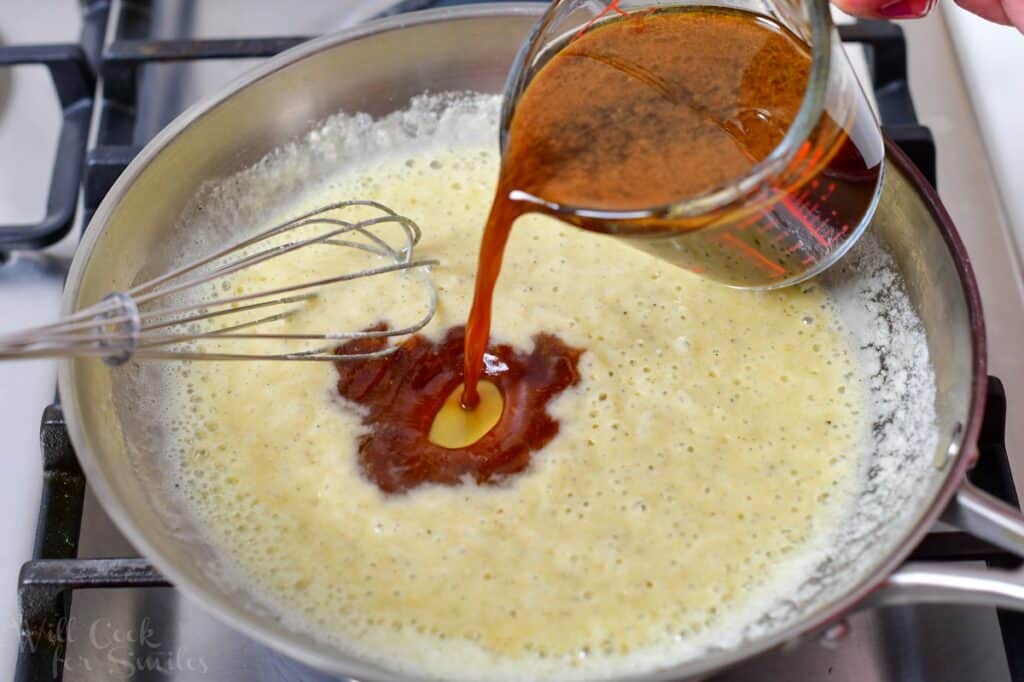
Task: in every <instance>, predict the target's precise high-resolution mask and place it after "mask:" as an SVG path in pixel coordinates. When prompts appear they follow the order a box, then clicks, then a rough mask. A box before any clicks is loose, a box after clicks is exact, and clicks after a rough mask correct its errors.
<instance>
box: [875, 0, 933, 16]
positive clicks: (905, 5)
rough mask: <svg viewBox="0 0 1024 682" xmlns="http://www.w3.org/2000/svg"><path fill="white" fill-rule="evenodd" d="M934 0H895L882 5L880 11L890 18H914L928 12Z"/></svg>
mask: <svg viewBox="0 0 1024 682" xmlns="http://www.w3.org/2000/svg"><path fill="white" fill-rule="evenodd" d="M932 4H933V2H932V0H925V1H924V2H921V0H895V2H890V3H889V4H887V5H882V6H881V7H880V8H879V9H878V13H879V14H881V15H882V16H883V17H887V18H889V19H914V18H916V17H923V16H924V15H926V14H928V10H930V9H931V8H932Z"/></svg>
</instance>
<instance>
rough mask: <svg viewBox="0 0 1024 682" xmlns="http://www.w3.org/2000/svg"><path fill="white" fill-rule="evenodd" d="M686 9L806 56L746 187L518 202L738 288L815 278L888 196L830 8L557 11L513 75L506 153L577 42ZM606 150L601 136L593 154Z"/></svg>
mask: <svg viewBox="0 0 1024 682" xmlns="http://www.w3.org/2000/svg"><path fill="white" fill-rule="evenodd" d="M686 6H692V7H701V8H703V7H709V8H714V7H721V8H728V9H733V10H743V11H747V12H751V13H753V14H758V15H762V16H766V17H769V18H770V19H773V20H774V21H775V22H777V23H778V24H781V25H782V26H783V27H784V28H786V29H788V30H789V31H790V32H791V33H792V34H793V35H794V36H795V37H796V38H798V39H799V40H800V41H802V42H803V43H805V44H806V46H807V48H808V51H809V53H810V57H811V61H810V72H809V77H808V82H807V86H806V90H805V92H804V95H803V100H802V102H801V104H800V107H799V109H798V111H797V113H796V116H795V118H794V119H793V121H792V123H791V124H790V125H789V127H788V130H786V132H785V135H784V136H783V137H782V140H781V142H779V143H778V145H777V146H776V147H775V148H774V149H773V150H772V151H771V152H770V153H769V154H768V155H767V156H766V157H764V158H763V159H761V160H760V161H758V162H756V163H754V164H753V165H752V167H751V168H750V169H749V170H748V171H747V172H746V173H745V174H743V175H742V176H739V177H736V178H733V179H731V180H730V181H728V182H725V183H723V184H721V185H719V186H717V187H715V188H713V189H711V190H709V191H706V192H704V193H702V194H699V195H697V196H687V197H679V200H678V201H674V202H673V203H670V204H666V205H660V206H652V207H649V208H644V209H640V210H628V211H617V210H609V209H607V208H594V207H587V206H570V205H565V204H559V203H557V202H554V201H551V200H550V199H549V198H546V197H543V196H531V195H529V194H527V193H524V192H521V191H517V192H513V194H512V195H511V196H512V198H513V199H514V200H516V201H521V202H524V203H527V204H532V205H533V206H534V208H535V210H539V211H542V212H545V213H548V214H551V215H554V216H556V217H558V218H560V219H562V220H565V221H567V222H570V223H572V224H575V225H577V226H579V227H583V228H585V229H589V230H592V231H596V232H602V233H606V234H610V235H613V236H616V237H618V238H622V239H625V240H626V241H627V242H628V243H629V244H631V245H632V246H634V247H637V248H639V249H642V250H644V251H647V252H649V253H651V254H653V255H655V256H657V257H659V258H661V259H664V260H667V261H669V262H672V263H675V264H677V265H680V266H682V267H684V268H687V269H689V270H692V271H694V272H698V273H701V274H702V275H704V276H707V277H709V278H712V279H715V280H718V281H720V282H722V283H725V284H728V285H731V286H736V287H744V288H777V287H782V286H787V285H790V284H794V283H797V282H800V281H802V280H804V279H807V278H809V277H812V276H814V275H816V274H818V273H819V272H821V271H823V270H824V269H826V268H827V267H829V266H830V265H832V264H833V263H834V262H835V261H836V260H838V259H839V258H840V257H841V256H842V255H843V254H844V253H845V252H846V251H847V250H848V249H849V248H850V247H851V246H852V245H853V244H854V243H855V242H856V240H857V238H858V237H859V236H860V235H861V234H862V233H863V231H864V230H865V229H866V227H867V225H868V223H869V222H870V220H871V216H872V215H873V213H874V210H875V207H876V206H877V203H878V200H879V196H880V193H881V186H882V172H883V157H884V144H883V140H882V135H881V131H880V129H879V126H878V122H877V120H876V119H875V117H874V114H873V112H872V111H871V108H870V106H869V104H868V101H867V98H866V96H865V94H864V92H863V90H861V87H860V84H859V83H858V81H857V79H856V76H855V75H854V72H853V68H852V66H851V65H850V63H849V61H848V60H847V57H846V54H845V52H844V51H843V49H842V46H841V43H840V41H839V38H838V34H837V33H836V30H835V27H834V25H833V24H832V20H831V15H830V13H829V6H828V3H827V0H736V1H732V0H701V1H700V2H694V3H680V2H678V0H673V1H670V2H654V3H652V2H643V3H641V2H631V1H630V0H614V1H613V2H607V1H606V0H555V2H553V3H552V5H551V6H550V7H549V8H548V10H547V12H546V13H545V14H544V16H543V17H542V19H541V20H540V22H538V24H537V26H536V27H535V28H534V30H533V32H532V33H531V35H530V37H529V38H528V40H527V42H526V43H525V44H524V46H523V48H522V49H521V50H520V53H519V54H518V56H517V58H516V61H515V63H514V64H513V68H512V72H511V74H510V76H509V80H508V83H507V85H506V92H505V100H504V106H503V111H502V119H501V148H502V152H503V153H505V152H506V150H507V147H508V139H509V133H510V129H511V124H512V120H513V117H514V116H515V111H516V105H517V103H518V102H519V100H520V97H521V96H522V94H523V93H524V91H525V90H526V89H527V87H528V86H529V84H530V81H531V79H532V78H533V76H534V75H536V74H537V72H538V71H539V70H540V68H541V67H543V66H544V64H546V63H547V61H548V60H549V59H550V58H551V57H553V56H554V55H555V54H556V53H557V52H558V51H559V50H561V49H562V48H563V47H565V46H566V45H567V44H568V43H570V42H571V41H572V40H573V38H574V37H576V36H578V35H580V34H582V33H583V32H585V31H587V30H590V29H591V28H592V27H593V26H594V25H596V24H598V23H599V22H602V21H607V20H614V19H615V18H616V15H617V14H624V13H632V12H637V11H641V10H644V11H646V10H650V9H670V8H678V7H686ZM638 39H642V38H638ZM600 143H601V140H600V137H599V136H598V137H596V138H595V140H594V144H600Z"/></svg>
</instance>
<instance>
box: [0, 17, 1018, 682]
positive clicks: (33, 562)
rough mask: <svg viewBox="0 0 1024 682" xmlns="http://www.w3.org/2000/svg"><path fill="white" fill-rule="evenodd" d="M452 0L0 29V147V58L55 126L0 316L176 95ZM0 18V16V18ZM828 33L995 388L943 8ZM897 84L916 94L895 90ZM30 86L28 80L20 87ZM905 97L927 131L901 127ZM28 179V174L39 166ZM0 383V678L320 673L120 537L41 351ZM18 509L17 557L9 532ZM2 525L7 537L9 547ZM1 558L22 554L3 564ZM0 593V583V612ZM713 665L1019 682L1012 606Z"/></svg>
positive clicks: (987, 268)
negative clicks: (936, 242) (95, 490)
mask: <svg viewBox="0 0 1024 682" xmlns="http://www.w3.org/2000/svg"><path fill="white" fill-rule="evenodd" d="M454 4H465V3H464V2H459V1H458V0H401V1H396V0H372V1H365V2H360V3H337V2H327V1H317V2H304V3H301V4H295V3H290V4H289V5H288V8H287V10H285V9H284V5H283V3H278V2H252V1H251V0H250V1H248V2H243V1H240V0H239V1H222V2H217V3H191V2H159V1H157V0H154V1H152V2H144V1H141V0H135V1H131V2H129V1H128V0H123V1H121V2H116V1H115V2H110V1H109V0H92V1H89V2H85V1H83V2H82V3H80V9H79V10H78V11H80V16H79V18H78V23H80V26H81V30H80V34H79V36H78V39H77V40H75V41H72V42H66V43H47V44H17V45H11V41H10V40H8V41H7V42H6V43H0V144H7V143H8V142H10V141H11V140H16V138H17V137H18V136H19V129H18V128H17V127H15V126H16V125H22V126H25V128H24V130H25V134H27V135H31V134H32V133H31V131H33V130H35V126H36V125H38V124H39V121H38V120H35V119H34V117H33V119H32V120H28V119H13V120H8V121H6V122H5V121H4V119H3V113H4V96H5V92H7V91H5V89H4V84H5V83H7V82H8V81H7V80H5V79H4V78H3V76H2V74H4V72H5V71H6V70H7V67H10V66H14V65H36V67H37V68H36V71H37V72H41V71H42V70H43V69H40V68H38V67H45V70H46V71H48V72H49V79H50V81H51V86H50V87H51V88H52V90H53V93H54V94H55V97H56V101H57V102H58V106H57V111H56V112H55V115H54V116H53V117H52V121H50V123H52V127H53V128H54V130H52V131H49V132H48V133H47V135H49V136H50V137H51V138H52V140H53V141H54V145H55V148H56V152H55V161H54V164H53V168H52V174H51V177H50V178H49V182H48V194H47V193H46V192H45V191H44V192H43V194H45V195H46V196H47V200H46V210H45V217H44V218H43V219H42V220H40V221H37V222H35V223H32V224H17V225H14V224H11V225H5V224H3V223H5V222H10V221H8V220H6V215H4V214H2V213H0V216H2V217H0V320H2V325H3V326H2V328H3V329H5V330H6V329H8V328H9V329H16V328H19V327H23V326H28V325H29V324H31V323H33V322H37V321H38V320H36V316H37V315H42V316H44V319H45V317H47V316H49V317H52V316H54V315H56V311H57V302H56V301H57V295H58V293H59V289H60V283H61V281H62V279H63V275H64V273H65V269H66V267H67V264H68V261H69V256H70V255H71V254H73V252H74V247H75V244H76V243H77V240H78V236H79V235H80V233H81V230H82V229H84V226H85V225H87V224H88V220H89V218H90V217H91V215H92V212H93V211H94V210H95V209H96V207H97V206H98V205H99V203H100V201H102V199H103V197H104V195H105V194H106V192H107V191H108V190H109V189H110V187H111V185H112V184H113V182H114V181H115V180H116V179H117V177H118V175H119V174H120V173H121V171H123V170H124V168H125V166H126V165H127V164H128V163H129V162H130V161H131V160H132V158H133V157H134V156H135V154H136V153H137V152H138V151H139V149H141V147H142V146H143V145H144V144H145V143H146V142H147V141H148V140H149V139H150V138H151V137H152V136H153V135H154V134H155V133H156V132H157V131H158V130H159V129H160V128H161V127H162V126H164V125H165V124H166V123H168V122H169V121H170V120H171V119H173V118H174V116H176V115H177V114H178V113H179V112H180V111H181V110H183V109H184V108H185V107H187V106H188V105H189V104H190V103H192V102H193V101H195V100H196V99H197V98H199V97H202V96H204V95H206V94H209V93H210V92H213V91H215V90H216V89H218V88H219V87H220V86H221V85H222V84H223V83H225V82H226V81H227V80H230V78H232V77H233V76H234V75H236V74H238V73H239V72H241V71H243V70H244V69H245V68H247V67H248V66H250V65H251V63H252V62H253V60H258V59H262V58H266V57H268V56H271V55H273V54H276V53H277V52H279V51H281V50H283V49H286V48H288V47H291V46H293V45H296V44H298V43H299V42H301V41H303V40H304V39H305V38H306V37H307V36H310V35H313V34H314V33H317V32H322V31H323V30H324V28H325V27H331V28H341V27H343V26H345V25H351V24H353V23H356V22H358V21H363V20H366V19H368V18H371V17H372V16H375V15H382V14H394V13H397V12H403V11H412V10H415V9H421V8H426V7H433V6H441V5H454ZM24 5H25V7H28V8H30V7H31V6H30V5H29V4H28V3H27V2H26V3H24ZM26 11H28V12H31V11H32V9H27V10H26ZM38 13H39V15H40V17H42V15H43V14H45V12H38ZM6 28H7V26H6V23H5V20H4V19H2V18H0V31H4V30H5V29H6ZM905 33H907V34H909V39H908V38H907V36H906V35H905ZM840 34H841V36H842V38H843V40H844V41H845V42H846V43H847V44H848V47H850V49H851V50H852V51H853V52H854V53H855V55H854V56H855V61H856V62H857V63H858V64H859V66H860V68H861V70H862V75H864V76H865V78H866V79H869V80H870V83H871V85H872V89H873V91H874V96H875V103H876V109H877V112H878V114H879V116H880V118H881V120H882V123H883V128H884V129H885V132H886V133H887V134H888V135H889V136H890V137H891V138H892V139H893V140H894V141H895V142H896V143H897V144H899V145H900V146H901V147H902V148H903V149H904V151H906V152H907V153H908V155H909V156H910V157H911V158H912V159H913V160H914V162H915V163H916V164H917V165H918V167H919V168H921V170H922V171H923V172H924V174H925V175H926V176H927V177H928V179H929V180H930V181H931V182H932V183H933V184H934V183H936V181H937V180H938V182H939V189H940V194H941V195H942V196H943V197H944V199H945V201H946V204H947V206H948V208H949V209H950V213H951V214H952V215H953V217H954V220H955V221H956V222H957V223H958V225H959V227H960V229H961V232H962V233H963V237H964V241H965V242H966V243H967V246H968V250H969V252H970V254H971V256H972V258H973V259H974V265H975V268H976V270H978V273H979V283H980V285H981V289H982V295H983V299H984V302H985V304H986V312H987V313H988V320H989V325H990V335H991V339H992V340H991V348H990V351H991V353H992V359H991V363H990V364H991V366H992V368H993V371H994V372H996V373H997V374H1000V375H1002V376H1003V378H1004V379H1006V380H1007V385H1008V386H1009V387H1011V389H1012V388H1013V387H1015V386H1017V385H1019V384H1020V382H1019V381H1012V380H1016V379H1018V378H1020V377H1021V373H1020V371H1021V369H1024V367H1022V365H1021V362H1022V361H1021V360H1018V359H1017V355H1016V354H1012V353H1011V349H1012V348H1013V346H1014V345H1015V344H1019V340H1020V339H1021V338H1022V337H1024V299H1022V297H1021V293H1020V288H1019V286H1018V284H1017V282H1018V278H1017V276H1016V273H1017V262H1016V257H1015V255H1014V251H1013V249H1012V248H1011V247H1010V242H1009V241H1008V238H1007V232H1006V230H1007V227H1006V224H1005V222H1003V219H1002V216H1001V212H1000V208H999V203H998V197H997V196H996V195H995V194H994V193H993V191H992V183H991V182H990V180H991V175H990V171H989V170H988V165H987V161H986V159H985V157H984V152H983V150H982V146H981V145H980V141H979V137H978V131H977V128H976V126H975V124H974V121H973V118H972V116H971V115H970V107H969V103H968V101H967V99H966V96H965V94H964V88H963V84H962V82H961V81H960V77H959V72H958V71H957V69H956V64H955V61H954V60H953V58H952V57H951V54H950V52H949V51H948V50H949V47H948V39H947V37H946V33H945V27H944V23H943V21H942V19H941V17H940V16H935V17H932V18H930V19H929V20H927V21H925V22H921V23H918V24H914V25H908V26H907V27H906V31H904V30H903V29H902V28H900V27H898V26H896V25H894V24H891V23H887V22H858V23H852V24H844V25H843V26H841V28H840ZM214 35H217V36H218V37H213V36H214ZM225 36H227V37H225ZM0 39H2V38H0ZM908 49H909V50H910V52H909V56H910V60H909V66H908ZM36 75H40V74H38V73H37V74H36ZM40 78H43V76H41V75H40ZM910 81H912V82H913V84H914V89H915V94H916V97H912V96H911V90H910V84H909V82H910ZM33 87H36V89H38V87H39V86H38V83H37V84H36V85H35V86H33ZM18 95H19V91H18V89H17V88H10V90H9V94H8V98H16V97H17V96H18ZM8 104H11V103H8ZM915 104H917V105H918V106H915ZM15 105H17V102H16V101H15V102H14V103H13V104H11V107H14V106H15ZM918 107H920V108H921V110H922V112H923V114H922V118H923V119H924V120H925V121H926V122H927V123H929V124H930V127H929V126H925V125H922V124H921V123H920V122H919V119H918V111H917V109H918ZM42 118H45V117H42ZM33 143H34V140H29V141H27V145H26V141H25V140H22V146H21V147H20V148H19V151H20V153H22V154H24V153H29V154H31V153H32V152H33V150H34V147H33ZM12 144H13V143H12ZM34 151H35V152H36V153H38V149H35V150H34ZM17 159H18V155H17V154H6V153H5V154H4V155H3V157H0V166H4V165H7V164H11V165H15V164H17V163H18V160H17ZM6 170H7V171H9V169H6ZM9 177H10V173H6V174H0V178H9ZM986 179H987V180H988V182H986ZM37 180H38V181H37ZM32 182H33V183H34V184H35V185H38V186H39V187H37V189H44V187H43V183H44V180H42V179H33V180H32ZM3 196H4V195H3V194H0V198H2V197H3ZM14 203H17V202H14ZM0 210H3V206H2V205H0ZM0 377H3V379H2V384H3V385H4V386H5V390H4V394H3V395H2V396H0V408H2V409H0V425H2V427H3V432H4V433H6V434H8V436H9V443H8V444H9V445H12V446H13V449H14V450H16V451H15V452H11V453H9V454H8V456H7V465H8V467H13V466H14V463H13V460H17V467H18V469H17V473H12V475H11V477H10V481H8V483H7V484H6V485H7V487H3V486H2V485H0V495H2V494H4V493H5V492H10V493H11V494H10V495H6V496H5V497H4V502H3V503H2V504H3V505H4V506H3V511H4V514H3V515H2V516H6V517H8V518H9V519H12V520H11V521H9V522H8V523H9V527H8V530H9V531H10V532H9V536H10V537H11V538H12V542H11V547H10V548H9V549H8V551H7V552H6V555H0V558H2V559H3V561H4V563H3V565H2V566H0V569H3V568H7V569H10V570H9V571H8V572H7V573H5V572H3V570H0V579H6V578H5V577H4V576H8V577H9V582H8V583H7V585H8V588H7V590H6V592H7V593H8V594H12V593H13V591H14V587H15V585H17V588H18V590H17V603H16V604H15V603H13V601H11V603H10V604H9V605H8V606H9V613H10V615H11V617H12V619H13V620H14V622H15V623H16V624H17V627H14V628H10V629H8V630H2V629H0V638H7V640H8V641H6V642H0V677H2V676H7V675H9V674H13V677H14V679H15V680H16V681H18V682H42V681H43V680H55V681H59V680H64V681H66V682H84V681H86V680H89V681H92V680H111V679H140V680H204V679H212V680H218V681H225V682H227V681H230V680H271V679H274V680H276V679H290V680H293V679H310V680H312V679H322V677H321V676H320V675H318V674H317V673H315V672H313V671H311V670H308V669H305V668H303V667H301V666H299V665H297V664H295V663H293V662H290V661H286V660H285V659H283V658H282V657H281V656H280V655H278V654H276V653H275V652H272V651H270V650H269V649H267V648H265V647H264V646H263V645H261V644H259V643H257V642H254V641H252V640H250V639H248V638H247V637H245V636H244V635H241V634H239V633H237V632H235V631H233V630H231V629H229V628H227V627H226V626H224V625H221V624H220V623H219V622H218V621H216V620H215V619H213V618H212V617H210V616H209V615H207V614H206V613H205V612H204V611H203V610H201V609H200V608H199V607H198V606H196V605H195V604H193V603H192V602H190V601H188V600H186V599H184V598H183V597H181V596H180V595H179V594H178V593H177V592H176V591H175V590H174V588H173V586H171V585H169V584H168V583H167V582H165V581H164V579H163V578H162V577H161V576H160V575H159V573H158V572H157V571H156V570H155V569H154V568H153V567H152V566H151V565H150V564H149V563H148V562H147V561H146V560H145V559H144V558H141V557H139V556H138V554H137V552H136V551H135V550H134V549H133V548H132V547H131V546H130V545H129V544H128V542H127V541H126V540H124V538H123V537H121V535H120V534H119V533H118V532H117V530H116V529H115V528H114V526H113V524H112V523H111V521H110V520H109V519H108V518H107V517H106V515H105V514H104V513H103V511H102V509H101V508H100V507H99V505H98V504H97V503H96V501H95V499H94V498H93V497H92V496H91V494H90V490H89V486H88V483H87V481H86V480H85V478H84V476H83V474H82V472H81V469H80V468H79V466H78V462H77V460H76V458H75V453H74V449H73V448H72V446H71V444H70V441H69V439H68V435H67V431H66V429H65V426H64V422H63V417H62V414H61V408H60V403H59V397H56V398H52V396H53V393H54V380H53V371H52V366H50V365H48V364H45V363H35V364H32V365H31V366H29V365H27V364H25V363H19V364H15V365H8V366H0ZM12 389H13V390H12ZM1006 392H1007V391H1006V389H1005V388H1004V385H1003V382H1001V381H1000V380H999V379H997V378H994V377H993V378H990V380H989V391H988V393H989V395H988V408H987V413H986V417H985V422H984V427H983V430H982V434H981V437H980V443H979V445H980V449H981V458H980V462H979V465H978V467H977V468H976V469H975V471H974V472H973V473H972V479H973V480H974V481H975V483H977V484H978V485H979V486H981V487H983V488H984V489H986V490H988V491H989V492H992V493H993V494H995V495H997V496H999V497H1001V498H1002V499H1004V500H1006V501H1008V502H1010V503H1012V504H1015V505H1016V504H1017V503H1018V497H1017V495H1018V488H1017V486H1016V485H1015V483H1014V473H1017V475H1018V479H1017V480H1021V481H1024V470H1021V469H1020V467H1024V459H1022V460H1013V459H1011V458H1009V457H1008V455H1007V447H1006V443H1007V442H1009V443H1010V446H1011V448H1014V447H1016V446H1020V445H1024V425H1022V424H1018V423H1016V422H1014V421H1011V422H1010V424H1009V425H1007V421H1006V406H1007V398H1006ZM38 396H45V397H46V400H47V401H48V400H50V399H53V403H52V404H51V405H49V406H47V407H46V408H45V409H44V410H43V414H42V423H41V426H40V427H38V428H39V439H40V443H41V451H42V452H41V454H42V458H41V460H42V466H41V471H42V476H41V478H42V487H41V499H40V501H39V503H38V506H36V501H35V500H32V502H31V504H30V508H25V507H26V504H25V502H26V500H25V498H26V493H25V490H24V488H25V486H20V485H19V482H23V481H26V480H31V481H32V482H33V485H32V486H28V490H30V491H31V492H32V493H34V492H35V487H34V486H35V485H38V480H39V478H40V475H39V470H40V467H39V459H38V455H37V454H36V452H34V451H33V448H32V447H31V446H26V445H24V441H25V439H26V437H31V436H32V433H33V432H34V431H35V429H36V428H37V427H36V426H35V425H34V424H33V423H31V422H29V421H27V420H26V419H24V418H23V417H24V415H25V413H26V410H27V409H29V408H31V409H35V410H38V407H34V406H33V405H32V403H33V401H34V400H35V399H36V398H37V397H38ZM28 397H31V399H29V398H28ZM26 403H27V404H26ZM1011 404H1013V403H1012V401H1011ZM1015 467H1016V472H1015ZM12 483H13V485H12ZM19 488H21V489H19ZM37 510H38V519H37V520H35V521H33V520H32V519H33V517H34V516H35V514H36V511H37ZM15 520H16V521H15ZM33 523H34V524H35V526H34V527H35V536H34V546H33V547H32V548H31V553H30V554H29V551H28V550H29V547H28V545H29V538H30V537H31V536H30V534H29V533H26V527H29V526H31V525H32V524H33ZM19 539H24V540H25V542H21V543H20V544H19ZM912 558H913V559H915V560H922V561H929V560H943V561H965V562H967V561H973V562H986V563H988V564H990V565H993V566H1009V565H1014V564H1015V563H1016V562H1015V560H1014V558H1013V557H1010V556H1007V555H1006V554H1005V553H1003V552H1001V551H1000V550H998V549H995V548H993V547H992V546H990V545H988V544H987V543H984V542H982V541H979V540H977V539H975V538H973V537H971V536H968V535H966V534H964V533H960V532H958V531H953V530H949V529H948V528H936V529H935V531H934V532H933V533H931V534H929V535H928V536H927V537H926V539H925V540H924V542H923V543H922V544H921V545H920V546H919V547H918V548H917V549H916V550H915V552H914V555H913V557H912ZM22 564H23V565H22ZM16 566H21V569H20V575H19V576H18V577H17V579H15V576H14V570H15V569H13V568H12V567H16ZM4 592H5V591H3V590H0V594H3V593H4ZM5 604H7V603H6V602H4V601H3V600H2V598H0V609H3V608H6V606H5ZM0 615H2V614H0ZM3 666H9V667H10V668H9V671H8V670H6V669H5V668H4V667H3ZM714 679H715V680H717V681H718V682H740V681H744V680H751V681H752V680H759V681H764V680H787V681H797V682H799V681H800V680H824V679H829V680H840V681H850V682H853V681H856V682H874V681H878V682H887V681H889V680H900V681H904V680H928V681H929V682H931V681H948V682H966V681H972V682H973V681H975V680H986V681H1006V680H1009V681H1017V680H1020V681H1024V616H1021V615H1019V614H1012V613H1004V612H1001V611H996V610H994V609H982V608H972V607H944V606H929V607H898V608H887V609H882V610H877V611H870V612H862V613H858V614H855V615H853V616H852V617H851V618H850V619H849V622H848V623H847V624H845V625H844V626H843V627H839V628H833V629H832V630H830V631H829V635H828V637H827V638H826V639H824V640H823V641H820V642H805V643H802V644H800V645H797V646H794V647H792V648H789V649H787V650H784V651H780V652H775V653H772V654H768V655H765V656H762V657H759V658H757V659H755V660H753V661H750V662H748V663H747V664H745V665H743V666H742V667H740V668H738V669H735V670H733V671H730V672H728V673H726V674H724V675H721V676H718V677H716V678H714Z"/></svg>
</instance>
